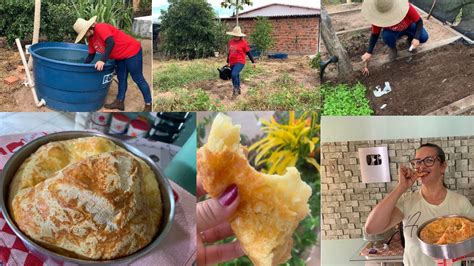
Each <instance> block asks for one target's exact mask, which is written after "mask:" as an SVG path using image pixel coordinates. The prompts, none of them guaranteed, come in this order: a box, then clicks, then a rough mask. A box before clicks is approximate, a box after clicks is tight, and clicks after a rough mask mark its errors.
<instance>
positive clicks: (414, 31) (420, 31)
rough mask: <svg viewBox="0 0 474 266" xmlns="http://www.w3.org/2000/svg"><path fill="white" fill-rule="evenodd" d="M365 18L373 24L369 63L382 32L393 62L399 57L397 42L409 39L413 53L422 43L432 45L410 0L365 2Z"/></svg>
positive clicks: (368, 56) (366, 59)
mask: <svg viewBox="0 0 474 266" xmlns="http://www.w3.org/2000/svg"><path fill="white" fill-rule="evenodd" d="M362 14H363V15H364V17H365V18H366V19H367V20H368V21H369V22H370V23H372V34H371V36H370V42H369V48H368V49H367V52H366V53H365V54H364V55H363V56H362V60H363V61H365V62H367V61H369V60H370V58H371V57H372V53H373V51H374V47H375V44H376V43H377V40H378V39H379V36H380V32H382V38H383V41H384V43H385V44H386V45H387V46H388V47H389V48H390V60H391V61H393V60H395V59H396V57H397V48H396V46H397V40H398V39H399V38H401V37H402V36H404V35H406V36H407V37H408V38H407V44H408V45H410V51H412V50H415V49H416V48H418V46H419V45H420V43H424V42H426V41H428V37H429V36H428V32H427V31H426V30H425V29H424V28H423V20H422V19H421V17H420V14H418V11H416V9H415V7H414V6H412V5H411V4H410V3H408V0H364V2H363V3H362ZM366 71H368V70H366ZM367 73H368V72H367Z"/></svg>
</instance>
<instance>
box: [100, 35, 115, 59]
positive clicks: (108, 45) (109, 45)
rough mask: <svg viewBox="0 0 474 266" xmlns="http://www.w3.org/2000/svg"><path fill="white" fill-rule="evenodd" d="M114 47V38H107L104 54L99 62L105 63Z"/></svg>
mask: <svg viewBox="0 0 474 266" xmlns="http://www.w3.org/2000/svg"><path fill="white" fill-rule="evenodd" d="M114 46H115V41H114V38H112V36H110V37H109V38H107V39H106V40H105V52H104V54H103V55H102V57H101V59H100V61H102V62H104V63H105V62H107V60H108V59H109V56H110V53H111V52H112V49H114Z"/></svg>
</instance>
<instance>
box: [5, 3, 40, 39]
mask: <svg viewBox="0 0 474 266" xmlns="http://www.w3.org/2000/svg"><path fill="white" fill-rule="evenodd" d="M34 8H35V6H34V2H32V1H6V2H5V3H3V4H2V5H1V6H0V18H1V19H0V35H2V36H5V37H6V38H7V43H8V45H14V43H15V39H16V38H19V39H20V40H29V41H31V39H32V36H33V19H34V10H35V9H34Z"/></svg>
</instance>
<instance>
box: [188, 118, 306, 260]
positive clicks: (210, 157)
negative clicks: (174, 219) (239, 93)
mask: <svg viewBox="0 0 474 266" xmlns="http://www.w3.org/2000/svg"><path fill="white" fill-rule="evenodd" d="M197 164H198V166H197V167H198V178H199V179H200V180H201V181H202V184H203V187H204V189H205V190H206V191H207V192H208V193H209V194H210V195H211V196H212V197H214V198H216V197H218V196H219V195H220V194H221V193H222V192H223V191H224V190H225V189H226V188H227V187H228V186H229V185H231V184H236V185H237V187H238V189H239V196H240V204H239V207H238V209H237V211H236V212H235V214H234V215H233V216H232V217H231V219H230V223H231V226H232V230H233V231H234V233H235V235H236V236H237V238H238V240H239V241H240V243H241V245H242V248H243V249H244V251H245V253H246V254H247V255H248V256H249V258H250V259H251V260H252V262H253V263H254V264H255V265H257V266H259V265H264V266H267V265H278V264H281V263H284V262H285V261H287V260H288V259H289V258H290V257H291V254H290V253H291V249H292V246H293V239H292V235H293V232H294V230H295V229H296V227H297V226H298V223H299V222H300V221H301V220H302V219H304V217H305V216H306V215H307V214H308V213H309V206H308V203H307V202H308V199H309V197H310V196H311V187H310V186H308V185H307V184H306V183H305V182H303V181H302V180H301V178H300V174H299V172H298V170H297V169H296V168H295V167H289V168H288V169H287V172H286V174H285V175H283V176H279V175H268V174H264V173H260V172H258V171H256V170H255V169H254V168H252V167H251V166H250V164H249V162H248V161H247V158H246V156H245V153H244V150H243V147H242V146H241V145H240V126H239V125H232V120H231V119H230V118H229V117H228V116H226V115H223V114H218V115H217V117H216V118H215V120H214V122H213V124H212V128H211V131H210V135H209V138H208V142H207V144H206V145H204V147H202V148H200V149H199V150H198V154H197Z"/></svg>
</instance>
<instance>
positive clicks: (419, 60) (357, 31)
mask: <svg viewBox="0 0 474 266" xmlns="http://www.w3.org/2000/svg"><path fill="white" fill-rule="evenodd" d="M353 7H354V5H353ZM355 7H356V8H357V5H355ZM338 11H341V10H338V9H333V10H332V11H330V12H332V13H334V12H336V13H335V14H333V15H331V19H332V20H333V21H332V22H333V27H334V29H335V31H337V32H339V34H338V37H339V40H340V41H341V44H342V46H343V47H344V48H345V49H346V51H347V53H348V55H349V57H350V60H351V62H352V65H353V67H354V70H356V72H355V77H354V78H352V79H351V81H350V82H349V83H350V84H352V85H354V84H356V83H357V82H360V83H362V84H364V85H365V86H366V87H367V93H366V96H367V99H368V100H369V102H370V106H371V107H372V108H373V110H374V112H375V113H374V114H376V115H425V114H429V113H433V112H435V111H437V110H440V109H441V108H443V107H446V106H449V105H450V104H452V103H454V102H456V101H459V100H461V99H464V98H466V97H467V96H469V95H472V94H473V91H474V88H473V85H472V77H471V76H472V74H473V70H472V68H469V67H467V66H471V65H473V63H474V50H473V48H472V46H467V45H464V44H462V42H461V41H458V42H456V43H455V44H449V45H447V44H448V43H449V42H452V41H453V40H454V39H456V38H459V37H458V36H459V34H457V33H455V32H453V30H450V29H449V28H448V27H447V26H444V25H442V24H441V23H439V21H436V20H434V19H430V20H426V16H427V14H426V13H424V12H420V13H421V14H422V17H423V18H424V26H425V28H426V30H427V31H428V33H429V35H430V38H429V40H428V42H427V43H425V44H423V45H422V46H420V49H419V50H420V51H419V52H418V53H417V54H415V55H411V54H410V53H408V52H407V49H408V45H407V44H406V42H405V39H402V40H400V41H399V42H398V43H397V48H398V50H399V59H397V60H396V61H395V62H391V63H389V62H388V47H387V46H386V45H384V43H383V40H382V39H380V40H379V42H378V43H377V46H376V48H375V52H374V55H373V56H372V60H371V61H370V63H369V70H370V76H369V77H364V76H363V75H362V74H361V73H360V71H359V70H360V69H361V68H362V66H363V63H362V62H361V58H360V57H361V56H362V55H363V54H364V53H365V52H366V50H367V45H368V42H369V38H370V24H369V23H368V22H366V21H365V19H364V18H363V16H362V14H361V12H360V11H358V10H352V11H350V12H347V10H344V8H343V9H342V11H344V12H342V13H341V12H339V13H338ZM347 21H350V24H348V23H347ZM322 57H323V59H325V58H327V53H326V54H325V53H323V56H322ZM325 76H326V77H327V80H329V82H330V83H339V82H340V81H339V80H338V79H337V78H336V76H337V68H336V66H335V65H330V66H329V67H328V68H327V70H326V74H325ZM385 81H388V82H390V84H391V87H392V92H391V93H389V94H387V95H384V96H382V97H380V98H377V97H375V96H374V94H373V89H374V88H375V87H376V86H377V85H379V86H381V87H382V88H383V86H384V82H385ZM384 105H385V106H384ZM382 106H384V108H381V107H382ZM447 109H449V108H446V110H447ZM453 110H455V109H453ZM448 111H449V110H448ZM449 112H450V111H449ZM453 112H454V111H453ZM469 113H472V110H470V109H469V110H468V109H461V110H459V109H456V114H469ZM450 114H451V113H450Z"/></svg>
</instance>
